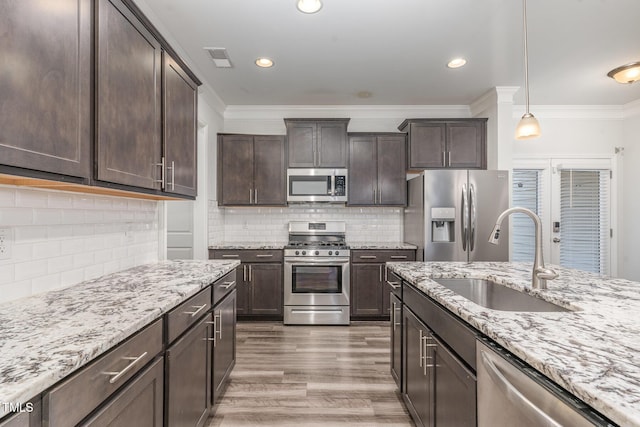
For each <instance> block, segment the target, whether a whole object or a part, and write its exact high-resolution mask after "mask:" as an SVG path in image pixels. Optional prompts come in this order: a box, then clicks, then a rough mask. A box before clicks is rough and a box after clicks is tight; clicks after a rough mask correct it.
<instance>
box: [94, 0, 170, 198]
mask: <svg viewBox="0 0 640 427" xmlns="http://www.w3.org/2000/svg"><path fill="white" fill-rule="evenodd" d="M97 26H98V28H97V30H96V32H97V53H96V55H97V65H96V71H97V72H96V75H97V86H96V87H97V91H96V97H97V101H96V106H97V123H96V137H97V163H98V164H97V179H99V180H102V181H107V182H113V183H118V184H126V185H133V186H137V187H142V188H149V189H159V188H160V184H159V180H160V178H161V172H162V171H161V168H160V167H159V166H158V164H159V163H160V160H161V155H162V153H161V148H162V146H161V123H160V122H161V120H160V119H161V110H160V108H161V99H160V90H161V80H160V73H161V49H160V43H159V42H158V41H157V40H156V39H155V38H154V37H153V36H152V35H151V33H150V32H149V31H147V30H146V28H145V27H144V26H143V25H142V23H140V22H139V21H138V20H137V19H136V17H135V16H134V15H133V14H132V13H131V11H129V9H127V7H126V6H125V5H124V4H123V3H122V2H121V1H120V0H99V2H98V19H97Z"/></svg>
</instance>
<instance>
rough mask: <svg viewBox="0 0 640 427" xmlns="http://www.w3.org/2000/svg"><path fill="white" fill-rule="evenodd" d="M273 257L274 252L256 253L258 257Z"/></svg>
mask: <svg viewBox="0 0 640 427" xmlns="http://www.w3.org/2000/svg"><path fill="white" fill-rule="evenodd" d="M271 257H273V254H258V255H256V258H271Z"/></svg>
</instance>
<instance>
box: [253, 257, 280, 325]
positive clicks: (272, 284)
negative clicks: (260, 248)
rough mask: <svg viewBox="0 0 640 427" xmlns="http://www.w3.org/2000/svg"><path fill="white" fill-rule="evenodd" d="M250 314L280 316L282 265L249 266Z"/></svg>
mask: <svg viewBox="0 0 640 427" xmlns="http://www.w3.org/2000/svg"><path fill="white" fill-rule="evenodd" d="M249 281H250V282H251V314H263V315H272V316H282V313H283V309H284V307H283V305H284V302H283V295H282V264H249Z"/></svg>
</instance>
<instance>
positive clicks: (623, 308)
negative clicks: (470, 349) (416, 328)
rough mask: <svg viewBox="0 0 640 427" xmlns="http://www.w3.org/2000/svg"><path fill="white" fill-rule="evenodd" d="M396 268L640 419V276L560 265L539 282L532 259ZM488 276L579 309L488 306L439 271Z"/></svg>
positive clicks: (562, 381)
mask: <svg viewBox="0 0 640 427" xmlns="http://www.w3.org/2000/svg"><path fill="white" fill-rule="evenodd" d="M387 265H388V266H389V268H390V269H391V270H393V271H395V272H396V273H398V274H399V275H400V276H401V277H403V278H404V279H405V280H407V281H409V282H410V283H412V284H413V285H414V286H415V287H416V288H418V289H419V290H420V291H422V292H423V293H425V294H427V295H428V296H430V297H432V298H433V299H435V300H436V301H438V302H439V303H440V304H442V305H443V306H445V307H446V308H447V309H449V310H450V311H451V312H453V313H454V314H456V315H457V316H458V317H460V318H461V319H463V320H464V321H466V322H467V323H469V324H470V325H471V326H472V327H474V328H475V329H477V330H479V331H480V332H482V333H483V334H485V335H486V336H488V337H490V338H492V339H493V340H495V341H496V342H498V343H499V344H500V345H502V346H503V347H505V348H506V349H507V350H509V351H510V352H512V353H513V354H515V355H516V356H518V357H519V358H521V359H522V360H524V361H525V362H527V363H528V364H530V365H531V366H533V367H534V368H535V369H537V370H538V371H540V372H541V373H543V374H544V375H546V376H547V377H548V378H550V379H551V380H553V381H555V382H556V383H558V384H559V385H560V386H562V387H564V388H565V389H567V390H568V391H569V392H571V393H572V394H574V395H575V396H577V397H578V398H580V399H582V400H583V401H584V402H586V403H587V404H589V405H590V406H592V407H593V408H594V409H596V410H597V411H599V412H601V413H602V414H603V415H605V416H606V417H608V418H610V419H611V420H612V421H614V422H616V423H618V424H620V425H624V426H640V314H639V313H640V283H637V282H631V281H628V280H623V279H608V278H604V277H601V276H598V275H595V274H591V273H586V272H582V271H578V270H570V269H565V268H561V267H557V266H552V268H554V269H555V270H556V271H557V272H558V273H559V274H560V276H559V277H558V278H557V279H555V280H552V281H548V282H547V284H548V289H546V290H531V289H529V284H530V281H531V264H527V263H499V262H494V263H490V262H484V263H483V262H478V263H472V264H467V263H455V262H446V263H445V262H429V263H422V262H404V263H388V264H387ZM440 277H472V278H488V279H491V280H494V281H496V282H499V283H501V284H504V285H506V286H508V287H512V288H515V289H518V290H521V291H525V292H527V293H530V294H532V295H536V296H538V297H540V298H542V299H545V300H547V301H549V302H553V303H556V304H558V305H561V306H564V307H566V308H569V309H572V310H576V309H577V310H578V311H570V312H545V313H523V312H508V311H496V310H490V309H486V308H484V307H481V306H479V305H476V304H474V303H472V302H471V301H469V300H467V299H466V298H464V297H462V296H459V295H457V294H455V293H453V292H452V291H450V290H448V289H446V288H444V287H443V286H441V285H439V284H437V283H436V282H434V281H433V280H431V278H440Z"/></svg>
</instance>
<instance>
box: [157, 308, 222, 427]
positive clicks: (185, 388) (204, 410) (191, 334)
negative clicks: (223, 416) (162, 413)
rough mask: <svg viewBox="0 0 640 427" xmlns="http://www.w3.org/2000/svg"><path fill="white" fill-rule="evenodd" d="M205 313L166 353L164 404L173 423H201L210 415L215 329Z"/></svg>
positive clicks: (168, 422) (168, 418) (168, 420)
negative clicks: (212, 348)
mask: <svg viewBox="0 0 640 427" xmlns="http://www.w3.org/2000/svg"><path fill="white" fill-rule="evenodd" d="M210 321H211V315H208V316H205V317H204V318H203V319H202V320H201V321H200V322H199V323H198V324H197V325H195V326H194V327H192V328H191V329H190V330H189V331H188V332H187V333H186V334H185V335H184V336H183V337H182V338H180V339H179V340H177V341H176V342H174V343H173V344H172V345H171V346H170V347H169V348H168V349H167V351H166V353H165V358H166V360H165V363H166V364H165V372H166V373H165V375H166V384H165V395H166V398H165V400H166V401H165V405H166V409H167V412H166V413H167V424H168V425H170V426H178V425H185V426H186V425H189V426H202V425H203V424H204V422H205V420H206V419H207V417H208V414H209V401H210V394H211V383H210V378H211V376H210V369H211V365H210V360H211V352H210V344H209V338H210V337H212V328H211V326H210V325H209V324H208V323H207V322H210Z"/></svg>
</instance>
